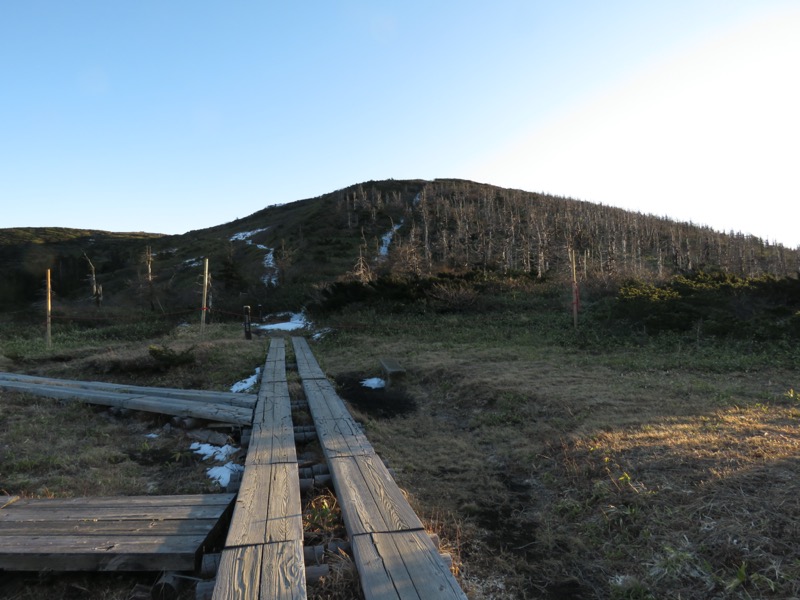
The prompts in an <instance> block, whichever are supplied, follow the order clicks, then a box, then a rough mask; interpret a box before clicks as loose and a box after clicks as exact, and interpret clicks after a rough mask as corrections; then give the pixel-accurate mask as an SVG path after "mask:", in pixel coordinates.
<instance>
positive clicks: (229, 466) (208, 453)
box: [189, 442, 244, 487]
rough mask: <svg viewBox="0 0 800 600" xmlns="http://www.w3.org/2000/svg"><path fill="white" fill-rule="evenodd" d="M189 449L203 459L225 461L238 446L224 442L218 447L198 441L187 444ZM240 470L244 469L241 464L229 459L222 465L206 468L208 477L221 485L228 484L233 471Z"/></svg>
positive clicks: (236, 450) (235, 451)
mask: <svg viewBox="0 0 800 600" xmlns="http://www.w3.org/2000/svg"><path fill="white" fill-rule="evenodd" d="M189 449H190V450H193V451H194V452H195V453H196V454H200V455H201V456H202V457H203V460H209V459H213V460H215V461H217V462H223V461H227V460H228V459H229V458H230V457H231V456H233V455H234V454H236V453H237V452H238V451H239V449H238V448H235V447H234V446H231V445H229V444H225V445H224V446H222V447H220V446H214V445H213V444H201V443H200V442H194V443H192V445H191V446H189ZM242 471H244V467H243V466H241V465H237V464H236V463H234V462H231V461H228V462H226V463H225V464H224V465H222V466H217V467H210V468H208V469H206V473H207V474H208V477H209V479H213V480H214V481H216V482H217V483H218V484H219V485H220V486H221V487H225V486H227V485H228V483H229V482H230V480H231V475H232V474H233V473H241V472H242Z"/></svg>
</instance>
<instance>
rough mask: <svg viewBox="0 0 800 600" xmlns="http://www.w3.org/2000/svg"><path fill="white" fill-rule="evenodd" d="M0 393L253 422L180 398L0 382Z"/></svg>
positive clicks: (230, 409) (227, 409)
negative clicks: (19, 393)
mask: <svg viewBox="0 0 800 600" xmlns="http://www.w3.org/2000/svg"><path fill="white" fill-rule="evenodd" d="M0 389H7V390H14V391H18V392H23V393H27V394H33V395H37V396H44V397H46V398H55V399H58V400H75V401H79V402H86V403H88V404H99V405H102V406H116V407H119V408H128V409H130V410H140V411H144V412H153V413H159V414H165V415H173V416H178V417H196V418H199V419H206V420H209V421H222V422H224V423H232V424H235V425H249V424H250V422H251V421H252V418H253V412H252V409H249V408H244V407H239V406H230V405H227V404H216V403H208V402H196V401H193V400H185V399H180V398H167V397H162V396H152V395H132V394H123V393H119V392H111V391H102V390H88V389H81V388H73V387H66V386H57V385H30V384H27V383H23V382H19V381H5V380H3V381H0Z"/></svg>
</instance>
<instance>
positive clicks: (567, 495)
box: [314, 326, 800, 600]
mask: <svg viewBox="0 0 800 600" xmlns="http://www.w3.org/2000/svg"><path fill="white" fill-rule="evenodd" d="M474 331H475V337H474V341H455V340H453V339H452V337H450V336H448V335H447V334H442V333H441V332H439V333H431V334H428V333H426V331H424V328H423V327H420V328H419V329H414V327H413V326H411V327H409V331H408V332H407V333H406V332H403V331H399V330H397V329H394V330H392V328H390V327H384V328H381V335H372V334H370V333H369V331H364V330H349V331H346V332H340V333H339V335H338V337H337V336H333V337H332V338H329V339H328V340H325V341H323V342H322V343H320V344H318V345H317V346H315V347H314V348H315V352H316V353H317V354H318V355H320V356H321V359H322V363H323V366H324V368H325V369H326V370H327V372H328V374H329V375H331V376H336V375H339V374H341V373H348V374H350V375H353V372H354V371H355V372H359V371H360V372H361V373H362V374H363V375H364V376H375V375H379V374H380V370H379V366H378V361H377V358H378V357H379V356H393V357H395V358H398V359H399V361H400V363H401V364H403V366H405V367H406V368H407V369H408V375H407V378H406V382H405V390H406V392H407V393H409V394H410V395H411V396H413V397H414V398H415V400H416V401H417V406H418V409H417V411H416V412H414V413H413V414H411V415H407V416H401V417H395V418H392V419H379V418H374V417H372V416H370V414H368V413H366V412H359V411H358V410H357V409H354V412H355V413H356V415H357V418H358V419H359V420H361V421H363V422H364V423H365V425H366V431H367V435H368V437H369V438H370V441H371V442H372V443H373V445H374V446H375V447H376V449H377V450H378V451H379V453H380V454H381V455H382V456H383V457H384V458H385V459H387V460H388V461H389V463H390V465H391V466H392V467H393V469H394V471H395V473H396V477H397V479H398V482H399V483H400V485H401V486H403V487H405V488H406V489H407V490H409V492H410V493H411V494H412V495H413V497H414V502H415V506H416V507H417V509H418V511H419V512H420V514H422V515H428V516H430V515H437V516H436V518H432V521H438V522H439V525H438V527H439V528H440V529H442V536H443V537H444V538H445V540H446V542H447V543H449V544H451V545H452V546H454V547H456V548H457V552H456V554H457V557H458V563H459V564H458V571H459V577H460V580H461V582H462V585H463V587H464V589H465V590H466V591H467V593H468V596H469V598H471V599H474V600H477V599H484V598H486V599H488V598H492V599H495V598H498V599H503V598H615V599H616V598H631V599H634V598H684V599H686V598H696V599H705V598H791V597H796V596H797V595H798V594H800V584H798V581H800V559H798V556H800V538H799V537H798V535H797V534H798V525H797V523H798V522H800V494H798V492H800V487H799V486H800V484H798V483H797V482H798V481H800V454H799V453H798V450H799V449H800V430H799V429H798V426H799V425H800V406H798V404H797V402H796V400H792V399H791V398H788V397H787V396H785V392H786V391H787V390H789V389H790V388H792V387H793V385H794V387H797V386H796V383H795V382H796V373H794V372H792V371H788V370H781V369H777V368H762V369H758V370H750V369H746V370H745V369H741V370H738V369H730V368H722V369H719V371H720V372H717V370H715V369H708V368H702V367H695V368H689V369H675V368H673V367H672V366H671V363H670V360H666V359H667V358H670V359H672V357H662V356H660V355H658V354H656V353H654V351H653V350H650V349H646V348H645V349H642V350H637V351H636V353H637V354H638V356H636V357H635V358H636V360H633V358H631V359H630V360H629V359H628V358H627V357H628V355H627V354H626V353H627V352H630V351H627V350H620V351H609V352H608V354H606V355H601V356H595V355H590V354H583V353H580V352H575V351H572V350H565V349H563V348H559V347H558V346H552V345H551V346H547V345H541V346H535V345H525V346H520V345H518V344H515V341H514V339H513V337H514V336H513V334H512V335H508V336H506V339H505V340H504V339H502V338H503V336H498V337H499V338H501V339H492V336H482V335H481V331H480V327H477V326H476V327H474ZM387 332H390V333H387ZM648 352H650V353H652V356H648V357H646V358H648V360H647V361H644V363H643V361H642V356H641V354H642V353H648ZM631 356H632V355H631ZM723 358H724V357H721V360H722V359H723ZM673 362H674V361H673ZM643 364H644V366H643ZM442 515H444V517H442ZM442 522H444V525H443V526H442Z"/></svg>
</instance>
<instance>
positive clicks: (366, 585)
mask: <svg viewBox="0 0 800 600" xmlns="http://www.w3.org/2000/svg"><path fill="white" fill-rule="evenodd" d="M292 343H293V346H294V351H295V356H296V357H297V367H298V371H299V373H300V379H301V380H302V383H303V389H304V390H305V393H306V398H307V399H308V405H309V409H310V411H311V414H312V416H313V417H314V423H315V425H316V427H317V435H318V436H319V440H320V444H321V445H322V450H323V453H324V454H325V458H326V459H327V461H328V466H329V468H330V471H331V475H332V476H333V485H334V488H335V490H336V496H337V498H338V501H339V505H340V506H341V507H342V515H343V517H344V521H345V526H346V527H347V531H348V534H349V536H350V543H351V545H352V548H353V555H354V560H355V563H356V567H357V569H358V573H359V578H360V579H361V587H362V590H363V592H364V597H365V598H366V599H367V600H390V599H402V600H411V599H416V600H432V599H439V598H442V599H444V598H452V599H464V600H465V599H466V596H465V594H464V592H463V591H462V590H461V588H460V587H459V585H458V583H457V582H456V580H455V578H454V577H453V575H452V573H451V572H450V570H449V569H448V568H447V566H446V565H445V564H444V562H443V561H442V560H441V558H440V556H439V552H438V550H437V549H436V547H435V546H434V545H433V542H432V541H431V539H430V537H429V536H428V534H427V533H426V532H425V530H424V528H423V526H422V523H421V522H420V520H419V518H418V517H417V515H416V514H415V513H414V511H413V509H412V508H411V506H410V505H409V504H408V501H406V499H405V496H403V493H402V492H401V491H400V488H399V487H397V484H396V483H395V482H394V479H392V476H391V475H390V473H389V472H388V470H387V469H386V467H385V466H384V464H383V461H382V460H381V459H380V458H379V457H378V456H377V454H375V451H374V450H373V448H372V446H371V445H370V443H369V442H368V441H367V439H366V437H365V436H364V435H363V433H361V428H360V427H359V425H358V424H357V423H356V422H355V421H354V420H353V418H352V416H351V415H350V413H349V411H348V410H347V407H346V406H345V405H344V403H343V402H342V400H341V399H340V398H339V396H338V395H337V394H336V391H335V390H334V388H333V386H332V385H331V383H330V382H329V381H328V379H327V378H326V377H325V375H324V373H323V372H322V370H321V369H320V368H319V365H318V364H317V362H316V360H315V359H314V356H313V354H312V353H311V349H310V348H309V346H308V343H307V342H306V340H305V339H304V338H300V337H294V338H292Z"/></svg>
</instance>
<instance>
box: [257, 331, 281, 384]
mask: <svg viewBox="0 0 800 600" xmlns="http://www.w3.org/2000/svg"><path fill="white" fill-rule="evenodd" d="M278 381H286V346H285V343H284V340H283V338H272V340H270V344H269V351H268V352H267V360H266V362H265V363H264V374H263V376H262V378H261V383H262V385H263V384H264V383H265V382H266V383H273V382H278Z"/></svg>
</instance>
